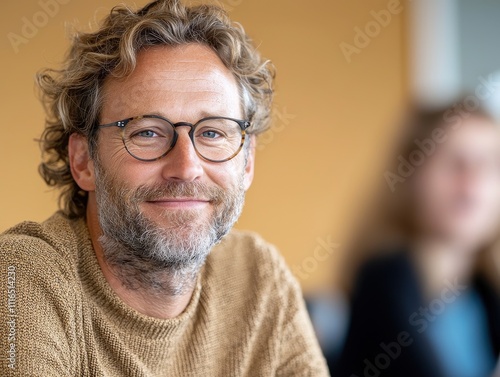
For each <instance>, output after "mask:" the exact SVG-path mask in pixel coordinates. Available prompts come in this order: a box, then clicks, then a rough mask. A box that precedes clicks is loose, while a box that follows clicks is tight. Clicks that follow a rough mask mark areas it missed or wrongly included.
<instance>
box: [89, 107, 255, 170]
mask: <svg viewBox="0 0 500 377" xmlns="http://www.w3.org/2000/svg"><path fill="white" fill-rule="evenodd" d="M113 126H116V127H119V128H120V129H121V133H122V140H123V145H124V146H125V149H126V150H127V152H128V153H129V154H130V155H131V156H132V157H135V158H136V159H138V160H141V161H155V160H158V159H160V158H162V157H165V156H166V155H167V154H168V152H170V151H171V150H172V149H173V148H174V146H175V143H176V142H177V139H178V136H179V134H178V133H177V130H176V128H177V127H189V128H190V130H189V137H190V138H191V141H192V143H193V146H194V149H195V150H196V153H197V154H198V156H200V157H201V158H203V159H205V160H207V161H211V162H224V161H229V160H231V159H232V158H234V157H235V156H236V155H237V154H238V153H239V152H240V151H241V149H242V147H243V145H244V143H245V136H246V129H247V128H248V127H250V122H249V121H246V120H238V119H233V118H227V117H215V116H214V117H207V118H203V119H201V120H199V121H198V122H196V123H195V124H192V123H187V122H178V123H172V122H171V121H169V120H168V119H166V118H163V117H161V116H159V115H140V116H137V117H133V118H127V119H123V120H119V121H117V122H113V123H108V124H101V125H99V126H98V127H99V128H103V127H113Z"/></svg>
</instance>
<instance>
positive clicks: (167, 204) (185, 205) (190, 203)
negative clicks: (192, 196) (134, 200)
mask: <svg viewBox="0 0 500 377" xmlns="http://www.w3.org/2000/svg"><path fill="white" fill-rule="evenodd" d="M146 203H147V204H152V205H154V206H157V207H162V208H169V209H191V208H193V209H194V208H201V207H204V206H206V205H208V202H204V201H198V200H175V201H157V202H146Z"/></svg>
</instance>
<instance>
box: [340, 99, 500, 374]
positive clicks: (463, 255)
mask: <svg viewBox="0 0 500 377" xmlns="http://www.w3.org/2000/svg"><path fill="white" fill-rule="evenodd" d="M464 104H465V102H464V101H462V102H459V104H458V105H456V104H455V105H454V106H453V107H447V108H442V109H434V110H426V109H416V110H414V111H412V112H411V114H412V115H411V116H410V117H408V119H407V121H406V123H407V124H405V127H404V130H405V131H404V132H405V135H404V138H403V139H404V140H403V142H402V143H401V147H402V148H400V149H399V151H398V153H397V154H396V156H395V157H393V159H392V160H391V161H393V162H394V166H393V168H392V169H391V170H387V171H386V172H385V174H384V178H385V181H386V182H385V183H386V184H387V185H386V187H385V188H384V191H385V194H383V196H382V197H378V198H377V201H376V202H377V204H376V206H377V207H376V208H375V210H374V211H373V216H372V217H371V218H368V219H365V223H364V227H363V232H362V234H358V236H359V237H358V239H361V240H363V242H364V244H362V242H361V241H360V242H359V244H358V245H356V248H355V249H356V250H358V251H362V250H364V251H369V252H372V253H373V252H376V251H378V254H377V255H376V256H375V257H373V256H372V257H370V258H366V254H365V258H363V259H364V260H365V261H366V260H367V259H369V261H368V262H366V263H364V264H363V265H362V267H361V268H360V269H359V272H358V273H357V274H356V279H355V284H354V285H353V289H352V292H351V316H350V325H349V329H348V333H347V337H346V341H345V345H344V349H343V351H342V354H341V356H340V358H339V362H338V365H337V366H336V367H335V368H333V369H334V371H333V372H332V375H335V376H339V377H343V376H348V377H353V376H359V377H360V376H371V377H377V376H384V377H390V376H397V377H412V376H415V377H417V376H418V377H423V376H425V377H489V376H492V374H493V371H494V369H495V365H496V364H497V358H498V354H499V352H500V295H499V293H500V284H499V282H498V273H497V271H498V270H496V269H495V264H497V265H498V260H499V259H500V258H499V257H498V251H497V250H495V244H496V243H497V238H498V236H499V235H500V125H499V124H498V122H497V121H496V120H495V119H494V118H493V117H492V116H490V115H489V114H488V113H487V112H486V111H485V110H483V109H481V108H479V106H476V107H475V108H474V110H473V111H467V110H466V106H464ZM469 108H471V106H469ZM381 251H382V253H381ZM351 258H352V256H351ZM357 258H359V256H358V257H357Z"/></svg>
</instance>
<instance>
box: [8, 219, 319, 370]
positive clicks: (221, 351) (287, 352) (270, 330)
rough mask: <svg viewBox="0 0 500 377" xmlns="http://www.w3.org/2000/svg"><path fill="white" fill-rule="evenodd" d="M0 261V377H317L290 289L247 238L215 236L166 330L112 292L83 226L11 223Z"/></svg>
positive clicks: (281, 269)
mask: <svg viewBox="0 0 500 377" xmlns="http://www.w3.org/2000/svg"><path fill="white" fill-rule="evenodd" d="M0 255H1V257H0V318H1V320H0V352H1V357H0V362H1V364H0V376H23V377H24V376H40V377H51V376H57V377H61V376H78V377H81V376H92V377H97V376H127V377H129V376H130V377H136V376H137V377H139V376H140V377H145V376H148V377H150V376H151V377H152V376H170V377H175V376H182V377H188V376H204V377H205V376H209V377H210V376H216V377H219V376H222V377H225V376H258V377H263V376H301V377H304V376H328V372H327V368H326V363H325V361H324V358H323V356H322V354H321V351H320V348H319V346H318V343H317V340H316V338H315V335H314V333H313V330H312V326H311V324H310V320H309V317H308V315H307V312H306V309H305V305H304V301H303V299H302V295H301V291H300V288H299V285H298V283H297V281H296V280H295V279H294V277H293V276H292V274H291V273H290V271H289V270H288V268H287V267H286V265H285V263H284V261H283V259H282V257H281V256H280V255H279V254H278V253H277V251H276V250H275V249H274V248H273V247H272V246H270V245H269V244H267V243H265V242H264V241H263V240H262V239H260V238H259V237H258V236H256V235H254V234H251V233H243V232H239V231H234V230H233V231H232V232H231V233H230V234H229V235H228V236H226V237H225V238H224V240H223V241H222V242H221V243H220V244H219V245H217V246H216V247H215V248H214V249H213V250H212V252H211V253H210V255H209V257H208V258H207V261H206V264H205V266H204V267H203V269H202V271H201V272H200V275H199V277H198V280H197V283H196V287H195V290H194V293H193V296H192V298H191V301H190V302H189V304H188V306H187V308H186V309H185V310H184V312H183V313H182V314H181V315H179V316H178V317H176V318H173V319H168V320H162V319H156V318H151V317H148V316H145V315H142V314H140V313H139V312H137V311H135V310H134V309H132V308H131V307H129V306H128V305H126V304H125V303H124V302H123V301H122V300H121V299H120V298H119V297H118V296H117V295H116V294H115V293H114V292H113V290H112V289H111V288H110V286H109V285H108V283H107V281H106V280H105V278H104V275H103V274H102V272H101V269H100V267H99V264H98V262H97V259H96V256H95V253H94V250H93V248H92V244H91V240H90V236H89V233H88V229H87V226H86V223H85V221H84V220H83V219H79V220H69V219H67V218H65V217H64V216H63V215H62V214H60V213H56V214H55V215H54V216H52V217H51V218H50V219H48V220H47V221H45V222H44V223H42V224H38V223H34V222H25V223H22V224H20V225H18V226H16V227H14V228H12V229H10V230H9V231H7V232H6V233H4V234H3V235H1V236H0Z"/></svg>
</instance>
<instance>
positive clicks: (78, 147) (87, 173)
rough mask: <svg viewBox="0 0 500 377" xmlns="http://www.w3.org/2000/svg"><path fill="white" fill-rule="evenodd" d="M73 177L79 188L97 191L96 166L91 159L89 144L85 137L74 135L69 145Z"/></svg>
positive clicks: (70, 138) (71, 136)
mask: <svg viewBox="0 0 500 377" xmlns="http://www.w3.org/2000/svg"><path fill="white" fill-rule="evenodd" d="M68 156H69V165H70V168H71V175H72V176H73V179H74V180H75V182H76V183H77V184H78V186H79V187H80V188H81V189H82V190H85V191H94V190H95V174H94V164H93V162H92V160H91V159H90V153H89V143H88V141H87V138H86V137H85V136H83V135H80V134H77V133H73V134H71V135H70V137H69V143H68Z"/></svg>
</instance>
